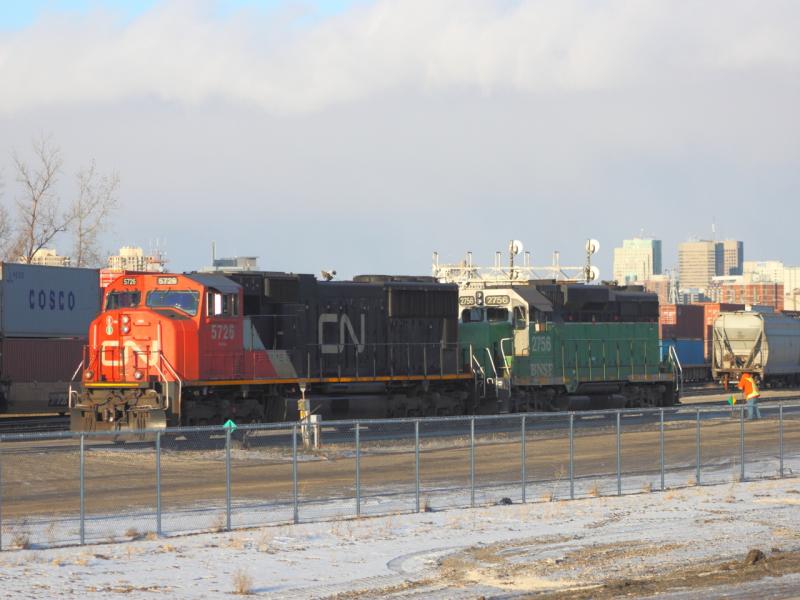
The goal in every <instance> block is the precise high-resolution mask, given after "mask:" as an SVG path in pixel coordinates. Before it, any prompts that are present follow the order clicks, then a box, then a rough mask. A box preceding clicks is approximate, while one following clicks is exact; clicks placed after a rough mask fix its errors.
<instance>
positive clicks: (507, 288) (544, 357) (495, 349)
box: [459, 280, 677, 411]
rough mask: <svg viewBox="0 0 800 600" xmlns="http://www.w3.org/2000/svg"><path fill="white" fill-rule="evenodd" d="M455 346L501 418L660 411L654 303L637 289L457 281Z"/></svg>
mask: <svg viewBox="0 0 800 600" xmlns="http://www.w3.org/2000/svg"><path fill="white" fill-rule="evenodd" d="M459 294H460V295H459V305H460V306H461V311H460V322H461V327H460V340H459V341H460V342H461V343H462V344H470V346H471V348H472V355H473V360H474V361H475V367H476V370H477V371H478V372H479V373H480V374H482V376H483V385H482V386H481V396H482V398H483V399H484V400H491V399H494V400H495V401H496V402H497V406H498V409H499V410H501V411H527V410H553V409H558V410H567V409H568V410H578V409H596V408H614V407H633V406H647V407H652V406H668V405H671V404H673V403H675V402H676V401H677V389H676V385H675V373H674V372H673V371H672V370H671V368H669V367H668V366H667V365H666V364H665V363H663V362H662V360H661V357H660V353H659V338H658V297H657V296H656V295H655V294H649V293H645V292H643V291H642V290H641V288H630V289H628V288H618V287H614V286H607V285H584V284H579V283H556V282H553V281H527V282H519V281H517V282H513V284H512V283H511V282H497V281H481V280H472V281H465V282H463V283H462V285H461V289H460V292H459Z"/></svg>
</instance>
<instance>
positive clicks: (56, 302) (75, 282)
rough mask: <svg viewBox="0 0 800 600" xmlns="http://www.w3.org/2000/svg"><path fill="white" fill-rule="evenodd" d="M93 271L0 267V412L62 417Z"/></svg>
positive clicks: (89, 313)
mask: <svg viewBox="0 0 800 600" xmlns="http://www.w3.org/2000/svg"><path fill="white" fill-rule="evenodd" d="M99 311H100V291H99V283H98V271H97V270H96V269H75V268H68V267H45V266H38V265H24V264H14V263H2V264H0V412H10V413H28V414H30V413H45V412H66V411H67V393H68V389H69V384H70V380H71V379H72V377H73V375H74V374H75V373H76V372H77V370H78V367H79V365H80V362H81V356H82V352H83V346H84V345H85V343H86V332H87V331H88V328H89V323H90V322H91V321H92V319H94V318H95V317H96V316H97V314H98V313H99Z"/></svg>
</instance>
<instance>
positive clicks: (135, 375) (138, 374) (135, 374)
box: [133, 369, 144, 380]
mask: <svg viewBox="0 0 800 600" xmlns="http://www.w3.org/2000/svg"><path fill="white" fill-rule="evenodd" d="M142 377H144V373H142V372H141V371H140V370H139V369H136V370H135V371H134V372H133V378H134V379H136V380H140V379H141V378H142Z"/></svg>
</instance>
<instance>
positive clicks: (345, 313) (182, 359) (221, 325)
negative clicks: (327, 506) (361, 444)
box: [70, 272, 474, 431]
mask: <svg viewBox="0 0 800 600" xmlns="http://www.w3.org/2000/svg"><path fill="white" fill-rule="evenodd" d="M457 301H458V291H457V287H456V286H454V285H447V284H440V283H437V282H435V280H433V279H432V278H425V277H388V276H364V277H359V278H355V279H354V280H353V281H318V280H317V279H316V278H314V277H313V276H311V275H295V274H286V273H262V272H241V273H226V274H219V273H214V274H209V273H191V274H183V275H179V274H161V273H158V274H156V273H153V274H149V273H147V274H145V273H139V274H128V275H124V276H121V277H119V278H117V279H116V280H115V281H113V282H112V283H111V284H110V285H109V286H108V287H107V288H106V290H105V293H104V301H103V310H102V312H101V313H100V315H99V316H98V317H97V318H96V319H95V320H94V321H93V322H92V323H91V325H90V329H89V344H88V346H87V348H86V350H85V353H84V362H83V375H82V386H81V389H80V390H71V391H70V407H71V415H72V428H73V429H74V430H81V431H95V430H109V431H115V430H120V429H151V428H160V427H165V426H167V425H171V426H172V425H205V424H214V423H220V422H223V421H224V420H226V419H228V418H233V419H234V420H236V421H244V422H252V421H262V420H266V421H275V420H283V419H287V418H294V417H295V416H296V415H297V412H296V411H297V409H296V400H297V399H299V398H301V396H303V395H308V396H309V398H310V399H311V401H312V402H313V408H312V410H314V411H316V412H321V413H323V414H326V416H333V417H336V416H352V415H354V414H355V415H361V416H379V417H380V416H422V415H436V414H463V413H465V412H468V411H470V410H472V408H473V407H472V406H471V405H470V398H472V394H471V390H472V388H473V383H474V382H473V375H472V372H471V370H470V356H469V351H468V349H462V348H459V346H458V343H457V315H456V312H455V310H453V307H454V306H456V305H457Z"/></svg>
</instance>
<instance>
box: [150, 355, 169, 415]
mask: <svg viewBox="0 0 800 600" xmlns="http://www.w3.org/2000/svg"><path fill="white" fill-rule="evenodd" d="M153 367H155V370H156V371H158V374H159V375H161V380H162V381H163V382H164V383H165V384H166V393H165V394H164V410H169V382H168V381H167V378H166V377H165V376H164V372H163V371H162V370H161V369H160V368H159V366H158V365H157V364H156V365H153Z"/></svg>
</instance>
